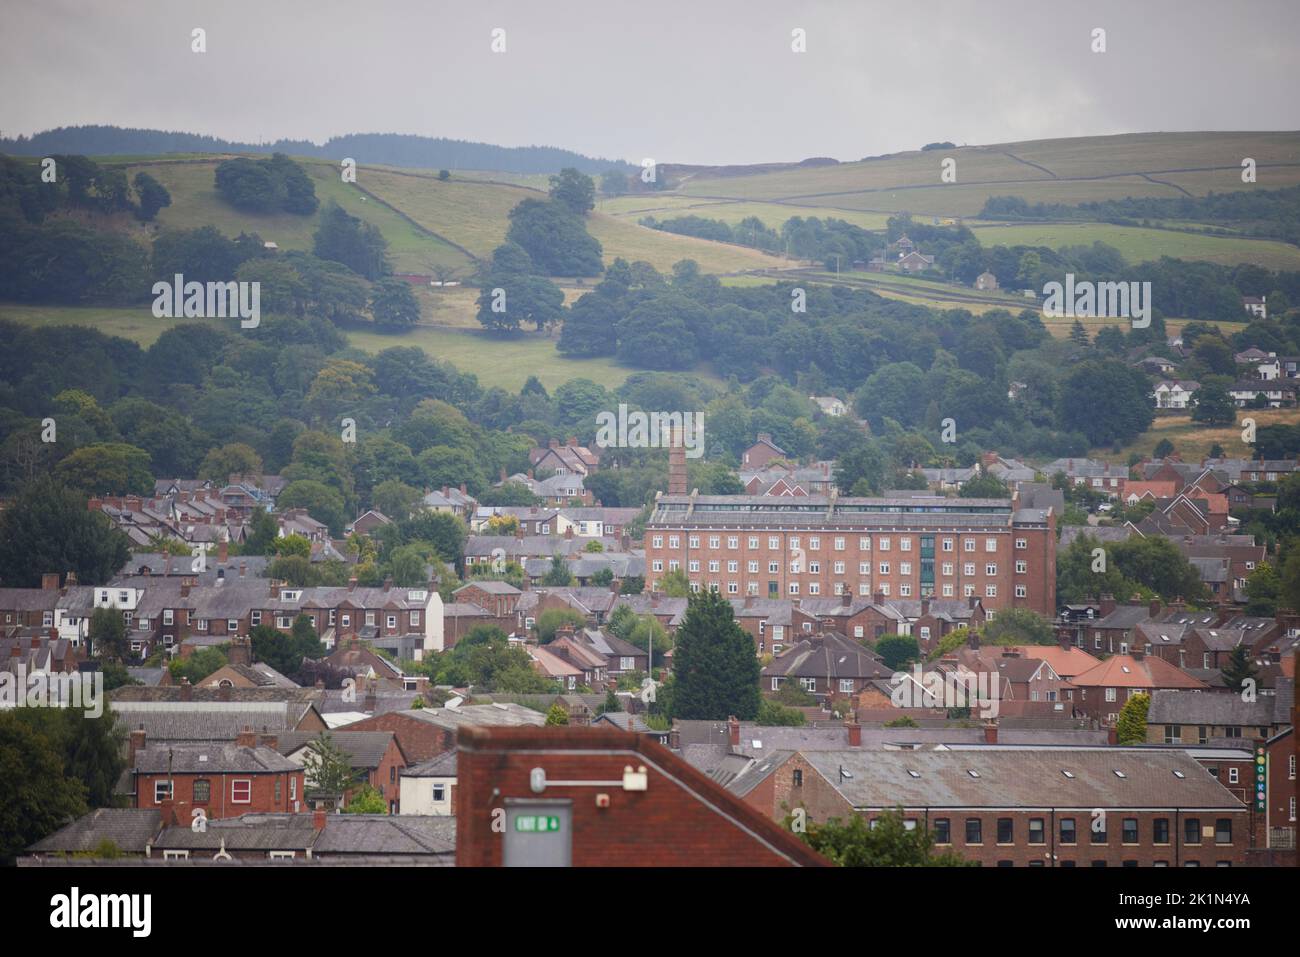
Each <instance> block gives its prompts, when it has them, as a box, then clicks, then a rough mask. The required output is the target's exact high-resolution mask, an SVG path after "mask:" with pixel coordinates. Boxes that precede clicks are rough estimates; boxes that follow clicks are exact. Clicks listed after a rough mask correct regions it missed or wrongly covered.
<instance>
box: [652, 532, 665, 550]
mask: <svg viewBox="0 0 1300 957" xmlns="http://www.w3.org/2000/svg"><path fill="white" fill-rule="evenodd" d="M651 544H652V546H653V547H654V548H663V547H664V537H663V536H662V535H656V536H655V537H654V538H653V539H651Z"/></svg>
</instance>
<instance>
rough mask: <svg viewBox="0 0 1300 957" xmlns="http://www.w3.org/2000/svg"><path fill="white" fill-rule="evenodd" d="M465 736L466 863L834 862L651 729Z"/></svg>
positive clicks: (460, 854)
mask: <svg viewBox="0 0 1300 957" xmlns="http://www.w3.org/2000/svg"><path fill="white" fill-rule="evenodd" d="M458 740H459V745H460V751H459V757H458V760H457V777H458V782H457V783H458V784H459V789H458V793H457V794H456V821H457V839H456V864H457V866H459V867H466V866H471V867H475V866H476V867H497V866H502V865H507V866H508V865H512V864H525V863H554V864H561V865H562V864H565V863H568V864H571V865H572V866H575V867H792V866H793V867H817V866H826V865H827V863H828V862H827V861H826V860H825V859H824V858H822V857H821V856H820V855H819V854H817V853H816V852H815V851H813V850H812V849H811V848H809V847H808V846H807V845H805V844H804V843H803V842H802V841H801V840H799V838H798V837H796V836H795V835H793V834H791V833H789V832H788V831H786V830H785V829H784V828H782V827H781V826H780V825H779V824H777V823H776V822H774V821H772V820H770V819H769V818H766V817H764V816H763V815H762V814H761V813H759V812H758V811H756V810H755V809H753V808H751V807H749V806H747V805H746V804H745V803H744V802H742V801H741V800H740V799H739V798H737V797H736V796H734V795H732V794H730V793H728V792H727V791H726V790H724V789H723V788H722V787H721V786H720V785H718V784H717V783H715V782H714V781H712V780H710V779H709V778H708V777H706V776H705V775H704V774H702V773H701V772H699V771H697V770H695V769H694V768H693V767H691V766H690V765H689V764H687V763H686V762H685V761H683V760H682V759H681V758H679V757H677V756H676V755H674V754H673V753H672V752H671V751H669V750H668V749H667V748H665V747H663V746H662V745H660V744H657V743H655V742H653V741H649V740H647V736H646V735H643V734H635V733H632V732H627V731H618V730H604V729H598V728H564V727H551V728H484V727H467V728H462V729H461V731H460V736H459V739H458ZM642 769H644V775H643V776H642V775H641V774H640V772H641V771H642ZM527 842H531V847H530V848H528V849H524V847H523V845H524V844H525V843H527ZM529 852H531V853H529ZM539 854H540V857H541V860H539V857H538V855H539ZM512 855H514V859H513V860H512V859H511V857H512Z"/></svg>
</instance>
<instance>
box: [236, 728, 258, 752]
mask: <svg viewBox="0 0 1300 957" xmlns="http://www.w3.org/2000/svg"><path fill="white" fill-rule="evenodd" d="M235 746H236V747H239V748H255V747H257V734H256V733H255V732H254V731H253V729H252V727H251V726H250V725H247V724H246V725H244V730H243V731H241V732H239V734H237V735H235Z"/></svg>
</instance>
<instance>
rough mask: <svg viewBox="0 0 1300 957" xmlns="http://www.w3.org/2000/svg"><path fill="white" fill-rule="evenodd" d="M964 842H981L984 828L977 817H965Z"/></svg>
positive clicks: (982, 841)
mask: <svg viewBox="0 0 1300 957" xmlns="http://www.w3.org/2000/svg"><path fill="white" fill-rule="evenodd" d="M966 843H967V844H983V843H984V829H983V822H982V821H980V819H979V818H977V817H968V818H966Z"/></svg>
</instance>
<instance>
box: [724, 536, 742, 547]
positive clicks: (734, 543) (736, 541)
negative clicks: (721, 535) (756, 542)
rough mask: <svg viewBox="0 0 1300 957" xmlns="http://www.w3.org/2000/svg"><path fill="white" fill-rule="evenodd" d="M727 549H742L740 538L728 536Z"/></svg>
mask: <svg viewBox="0 0 1300 957" xmlns="http://www.w3.org/2000/svg"><path fill="white" fill-rule="evenodd" d="M727 547H728V548H739V547H740V538H739V537H737V536H735V535H728V536H727Z"/></svg>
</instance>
